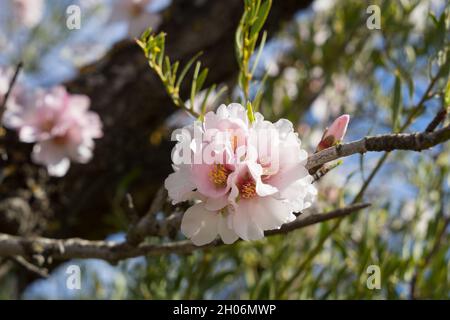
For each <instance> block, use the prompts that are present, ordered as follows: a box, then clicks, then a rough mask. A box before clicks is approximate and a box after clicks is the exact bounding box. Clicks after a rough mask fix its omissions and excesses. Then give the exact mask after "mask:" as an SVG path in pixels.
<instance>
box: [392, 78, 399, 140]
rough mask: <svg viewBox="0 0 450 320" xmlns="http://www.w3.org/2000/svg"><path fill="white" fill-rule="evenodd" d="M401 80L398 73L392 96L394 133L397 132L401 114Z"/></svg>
mask: <svg viewBox="0 0 450 320" xmlns="http://www.w3.org/2000/svg"><path fill="white" fill-rule="evenodd" d="M401 89H402V85H401V80H400V76H399V74H398V73H396V75H395V84H394V93H393V96H392V103H391V110H392V127H393V131H394V132H397V129H398V117H399V115H400V112H401Z"/></svg>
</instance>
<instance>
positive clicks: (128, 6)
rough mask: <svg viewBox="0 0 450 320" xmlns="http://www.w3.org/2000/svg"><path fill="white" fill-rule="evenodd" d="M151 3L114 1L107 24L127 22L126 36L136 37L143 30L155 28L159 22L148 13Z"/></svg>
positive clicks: (143, 1)
mask: <svg viewBox="0 0 450 320" xmlns="http://www.w3.org/2000/svg"><path fill="white" fill-rule="evenodd" d="M151 2H152V0H126V1H123V0H116V2H115V3H114V6H113V9H112V12H111V15H110V18H109V22H118V21H125V22H127V23H128V35H129V36H130V37H138V36H139V35H140V34H141V33H142V31H144V30H145V29H147V28H149V27H151V28H156V27H157V26H158V25H159V23H160V21H161V18H160V17H159V16H158V15H157V14H155V13H152V12H149V11H148V9H147V8H148V6H149V5H150V4H151Z"/></svg>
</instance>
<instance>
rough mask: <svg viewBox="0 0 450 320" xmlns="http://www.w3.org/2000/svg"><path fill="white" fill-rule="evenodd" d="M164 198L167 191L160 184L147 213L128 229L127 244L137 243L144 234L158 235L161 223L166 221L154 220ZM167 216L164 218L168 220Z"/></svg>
mask: <svg viewBox="0 0 450 320" xmlns="http://www.w3.org/2000/svg"><path fill="white" fill-rule="evenodd" d="M166 199H167V191H166V189H165V188H164V186H162V187H161V188H160V189H159V190H158V192H157V193H156V195H155V198H154V199H153V201H152V204H151V206H150V209H149V211H148V212H147V214H146V215H145V216H144V217H143V218H142V219H140V220H139V221H138V222H137V223H136V224H135V225H134V226H132V227H131V228H130V230H129V231H128V234H127V242H128V243H129V244H131V245H138V244H139V243H141V242H142V241H143V240H144V239H145V237H146V236H150V235H160V231H161V229H163V226H162V225H161V224H163V223H166V224H167V222H168V221H164V222H159V221H156V214H157V213H158V212H159V211H160V210H161V208H162V206H163V205H164V202H165V201H166ZM169 218H170V217H169ZM169 218H168V219H166V220H170V219H169ZM173 219H174V217H172V220H173Z"/></svg>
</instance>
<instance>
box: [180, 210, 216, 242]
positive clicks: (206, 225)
mask: <svg viewBox="0 0 450 320" xmlns="http://www.w3.org/2000/svg"><path fill="white" fill-rule="evenodd" d="M218 219H219V214H218V213H217V212H213V211H209V210H206V209H205V208H204V206H203V204H201V203H199V204H195V205H193V206H192V207H190V208H189V209H187V210H186V212H185V214H184V216H183V220H182V221H181V232H182V233H183V234H184V235H185V236H186V237H188V238H190V239H191V240H192V242H193V243H194V244H195V245H197V246H202V245H205V244H207V243H210V242H211V241H213V240H214V239H215V238H216V237H217V233H218V232H217V231H218V230H217V229H218V226H217V224H218Z"/></svg>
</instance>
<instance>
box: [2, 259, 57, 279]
mask: <svg viewBox="0 0 450 320" xmlns="http://www.w3.org/2000/svg"><path fill="white" fill-rule="evenodd" d="M11 260H13V261H14V262H16V263H18V264H20V265H21V266H22V267H24V268H25V269H27V270H28V271H31V272H33V273H35V274H37V275H38V276H40V277H41V278H47V277H48V270H47V269H45V268H39V267H38V266H35V265H34V264H32V263H30V262H28V261H27V260H26V259H25V258H24V257H21V256H15V257H12V258H11Z"/></svg>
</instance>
